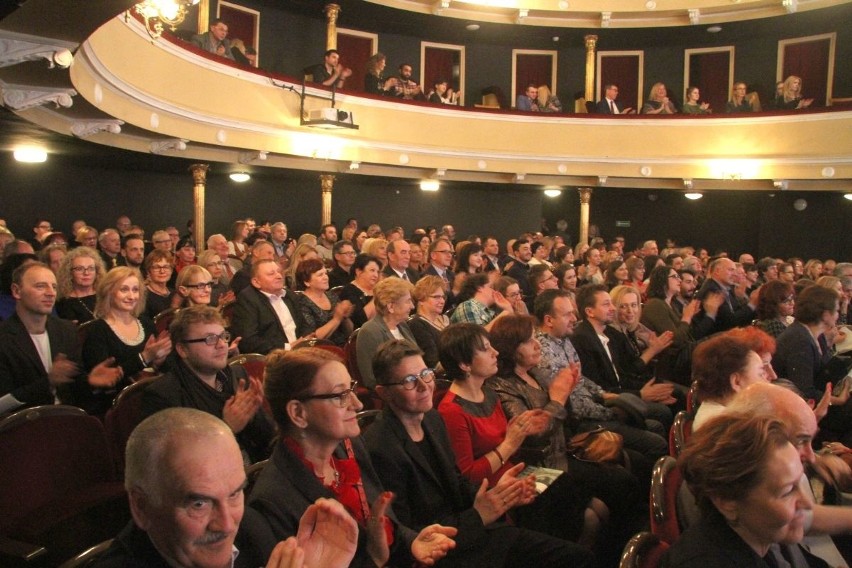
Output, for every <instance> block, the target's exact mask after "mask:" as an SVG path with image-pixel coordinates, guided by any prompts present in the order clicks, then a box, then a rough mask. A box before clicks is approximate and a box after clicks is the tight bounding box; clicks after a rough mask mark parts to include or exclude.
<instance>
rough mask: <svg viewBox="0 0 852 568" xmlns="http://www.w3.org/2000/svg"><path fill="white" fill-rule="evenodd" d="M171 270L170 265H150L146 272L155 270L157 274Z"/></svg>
mask: <svg viewBox="0 0 852 568" xmlns="http://www.w3.org/2000/svg"><path fill="white" fill-rule="evenodd" d="M171 269H172V265H171V264H152V265H151V268H149V269H148V270H150V271H152V272H153V271H154V270H156V271H158V272H166V271H167V270H171Z"/></svg>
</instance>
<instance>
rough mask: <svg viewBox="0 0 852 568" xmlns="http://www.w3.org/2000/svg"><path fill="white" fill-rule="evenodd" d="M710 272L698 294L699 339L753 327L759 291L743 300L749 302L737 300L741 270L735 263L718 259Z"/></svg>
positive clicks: (695, 331) (696, 326)
mask: <svg viewBox="0 0 852 568" xmlns="http://www.w3.org/2000/svg"><path fill="white" fill-rule="evenodd" d="M707 272H708V274H709V276H708V278H707V280H705V281H704V284H703V285H702V286H701V288H700V289H699V290H698V292H696V294H695V297H696V298H697V299H699V300H701V311H700V312H699V313H698V315H697V316H696V317H694V318H692V331H693V335H694V336H695V338H696V339H700V338H702V337H707V336H708V335H712V334H714V333H719V332H720V331H727V330H729V329H731V328H734V327H743V326H746V325H749V324H750V323H751V321H752V320H753V319H754V316H755V310H756V306H757V292H758V289H755V290H753V291H752V293H751V296H750V297H748V298H743V300H746V301H741V300H740V299H739V298H736V297H734V285H735V284H736V278H737V267H736V265H735V264H734V261H733V260H731V259H729V258H727V257H720V258H717V259H716V260H714V261H713V262H711V263H710V266H709V267H708V268H707Z"/></svg>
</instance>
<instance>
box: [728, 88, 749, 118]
mask: <svg viewBox="0 0 852 568" xmlns="http://www.w3.org/2000/svg"><path fill="white" fill-rule="evenodd" d="M753 111H754V109H753V108H751V103H750V102H749V101H748V99H747V98H746V84H745V83H743V82H739V81H738V82H736V83H734V88H733V90H732V91H731V98H730V99H728V103H727V104H726V105H725V112H728V113H731V112H753Z"/></svg>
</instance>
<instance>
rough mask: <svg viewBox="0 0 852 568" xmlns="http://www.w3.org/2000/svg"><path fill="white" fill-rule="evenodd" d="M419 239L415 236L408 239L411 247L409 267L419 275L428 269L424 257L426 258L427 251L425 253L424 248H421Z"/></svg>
mask: <svg viewBox="0 0 852 568" xmlns="http://www.w3.org/2000/svg"><path fill="white" fill-rule="evenodd" d="M417 240H418V239H416V238H414V239H409V241H408V245H409V247H410V248H411V255H410V257H409V261H408V267H409V268H410V269H411V270H413V271H414V272H415V273H416V274H417V275H418V276H419V275H421V274H422V272H423V271H424V270H425V269H426V263H425V261H424V259H425V258H426V253H424V252H423V249H421V248H420V244H419V243H418V242H417ZM427 248H428V247H427Z"/></svg>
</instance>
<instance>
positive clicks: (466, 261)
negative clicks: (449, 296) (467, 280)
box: [453, 243, 485, 277]
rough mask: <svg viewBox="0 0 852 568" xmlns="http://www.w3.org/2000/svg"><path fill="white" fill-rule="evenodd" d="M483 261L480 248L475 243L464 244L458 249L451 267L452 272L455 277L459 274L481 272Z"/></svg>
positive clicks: (483, 265)
mask: <svg viewBox="0 0 852 568" xmlns="http://www.w3.org/2000/svg"><path fill="white" fill-rule="evenodd" d="M484 267H485V261H484V260H483V257H482V247H481V246H479V245H478V244H476V243H465V244H463V245H462V246H461V247H459V249H458V254H457V255H456V264H455V266H454V267H453V272H455V273H456V277H458V276H459V275H460V274H476V273H478V272H483V271H484V269H485V268H484Z"/></svg>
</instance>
